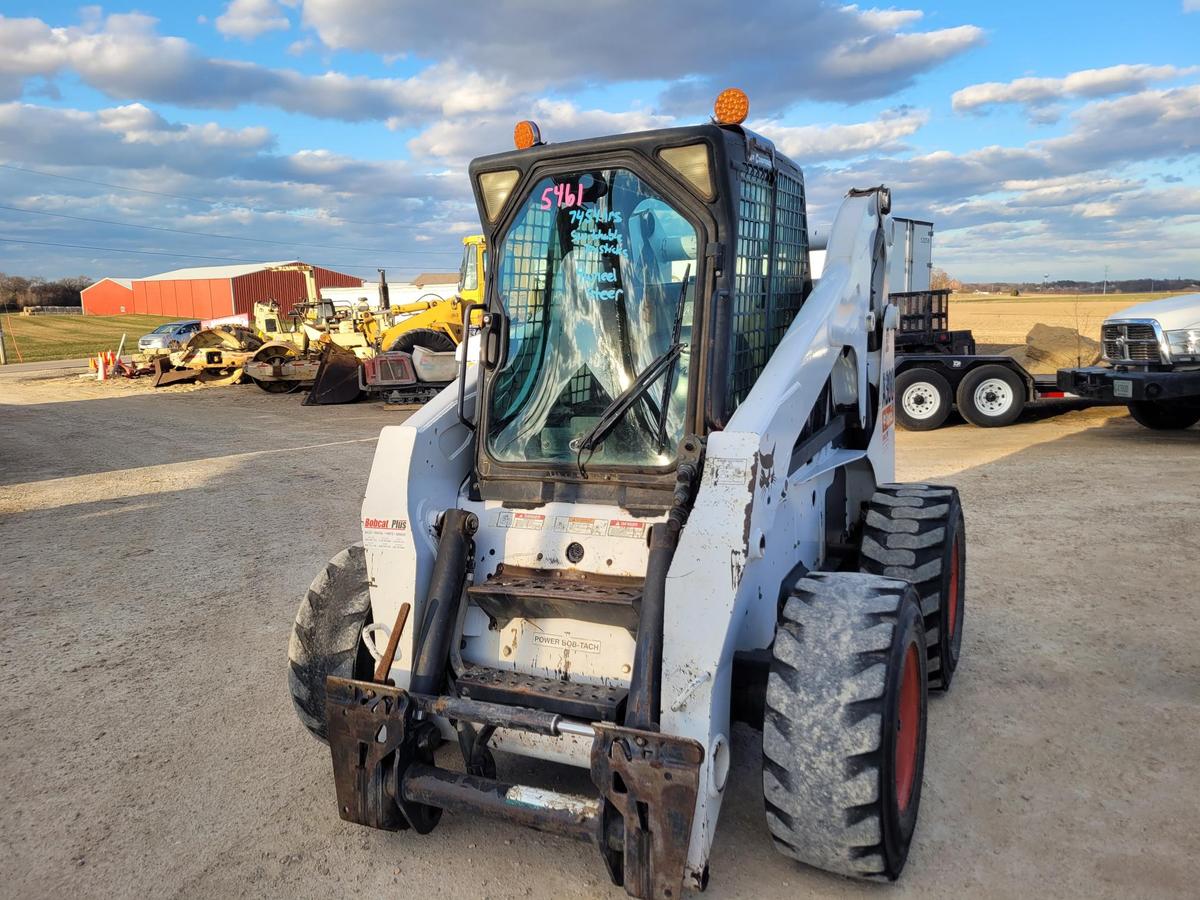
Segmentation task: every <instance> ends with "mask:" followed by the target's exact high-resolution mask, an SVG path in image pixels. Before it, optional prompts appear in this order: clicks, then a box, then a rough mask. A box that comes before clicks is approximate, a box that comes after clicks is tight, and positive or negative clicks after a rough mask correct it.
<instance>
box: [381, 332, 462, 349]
mask: <svg viewBox="0 0 1200 900" xmlns="http://www.w3.org/2000/svg"><path fill="white" fill-rule="evenodd" d="M413 347H424V348H425V349H426V350H433V351H434V352H435V353H448V352H449V351H451V350H453V349H454V340H453V339H452V338H451V337H450V335H448V334H446V333H445V332H444V331H435V330H434V329H432V328H414V329H413V330H412V331H406V332H404V333H403V334H402V335H400V336H399V337H398V338H396V340H394V341H392V346H390V347H388V350H390V351H395V350H404V351H407V352H409V353H412V350H413Z"/></svg>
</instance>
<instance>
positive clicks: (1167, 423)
mask: <svg viewBox="0 0 1200 900" xmlns="http://www.w3.org/2000/svg"><path fill="white" fill-rule="evenodd" d="M1129 414H1130V415H1131V416H1133V418H1134V421H1136V422H1137V423H1138V424H1139V425H1141V426H1143V427H1145V428H1153V429H1154V430H1155V431H1178V430H1181V429H1184V428H1191V427H1192V426H1193V425H1195V424H1196V423H1197V422H1200V400H1192V399H1190V398H1182V399H1178V400H1135V401H1133V402H1132V403H1130V404H1129Z"/></svg>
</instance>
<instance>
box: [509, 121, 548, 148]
mask: <svg viewBox="0 0 1200 900" xmlns="http://www.w3.org/2000/svg"><path fill="white" fill-rule="evenodd" d="M541 142H542V133H541V131H539V130H538V127H537V123H536V122H531V121H529V119H522V120H521V121H520V122H518V123H517V127H516V128H514V129H513V143H514V144H516V145H517V149H518V150H528V149H529V148H530V147H532V146H533V145H534V144H540V143H541Z"/></svg>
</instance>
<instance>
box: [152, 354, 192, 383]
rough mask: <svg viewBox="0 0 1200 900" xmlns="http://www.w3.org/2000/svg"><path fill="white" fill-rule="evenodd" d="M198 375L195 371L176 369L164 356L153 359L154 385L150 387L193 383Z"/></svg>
mask: <svg viewBox="0 0 1200 900" xmlns="http://www.w3.org/2000/svg"><path fill="white" fill-rule="evenodd" d="M199 374H200V373H199V372H197V371H196V370H195V369H176V368H175V367H174V366H173V365H171V360H170V359H169V358H167V357H165V356H156V357H155V358H154V383H153V385H152V387H156V388H160V387H166V386H167V385H170V384H186V383H189V382H192V381H195V380H196V378H197V376H198V375H199Z"/></svg>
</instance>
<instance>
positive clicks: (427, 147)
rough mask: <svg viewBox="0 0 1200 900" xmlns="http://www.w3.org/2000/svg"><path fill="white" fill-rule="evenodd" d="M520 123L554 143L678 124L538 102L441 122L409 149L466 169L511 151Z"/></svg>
mask: <svg viewBox="0 0 1200 900" xmlns="http://www.w3.org/2000/svg"><path fill="white" fill-rule="evenodd" d="M522 117H524V118H532V119H534V120H535V121H536V122H537V123H538V126H539V127H540V128H541V131H542V136H543V137H544V138H545V139H546V140H548V141H553V142H555V143H562V142H563V141H570V140H576V139H579V138H584V137H594V136H596V135H602V134H621V133H623V132H628V131H643V130H646V129H650V128H665V127H667V126H669V125H672V124H674V119H673V118H672V117H671V116H666V115H657V114H654V113H650V112H646V111H642V110H628V111H625V112H608V111H606V110H601V109H581V108H579V107H578V106H576V105H575V104H574V103H571V102H569V101H566V100H538V101H535V102H534V103H533V104H531V105H530V106H529V107H527V108H526V109H525V110H523V111H522V114H521V116H518V115H515V114H508V113H507V111H505V112H503V113H499V114H494V115H483V116H472V117H470V118H459V119H442V120H440V121H438V122H435V123H434V124H433V125H431V126H430V127H428V128H426V129H425V130H424V131H422V132H421V133H420V134H418V135H417V136H416V137H415V138H413V139H412V140H410V141H409V142H408V148H409V150H410V152H412V154H413V155H414V156H416V157H420V158H427V159H436V160H437V161H438V162H439V163H440V164H442V165H447V166H464V165H466V163H468V162H469V161H470V160H471V159H473V158H474V157H476V156H480V155H482V154H485V153H496V152H498V151H500V150H506V149H509V148H511V147H512V131H513V126H514V125H515V124H516V123H517V121H518V119H519V118H522Z"/></svg>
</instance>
